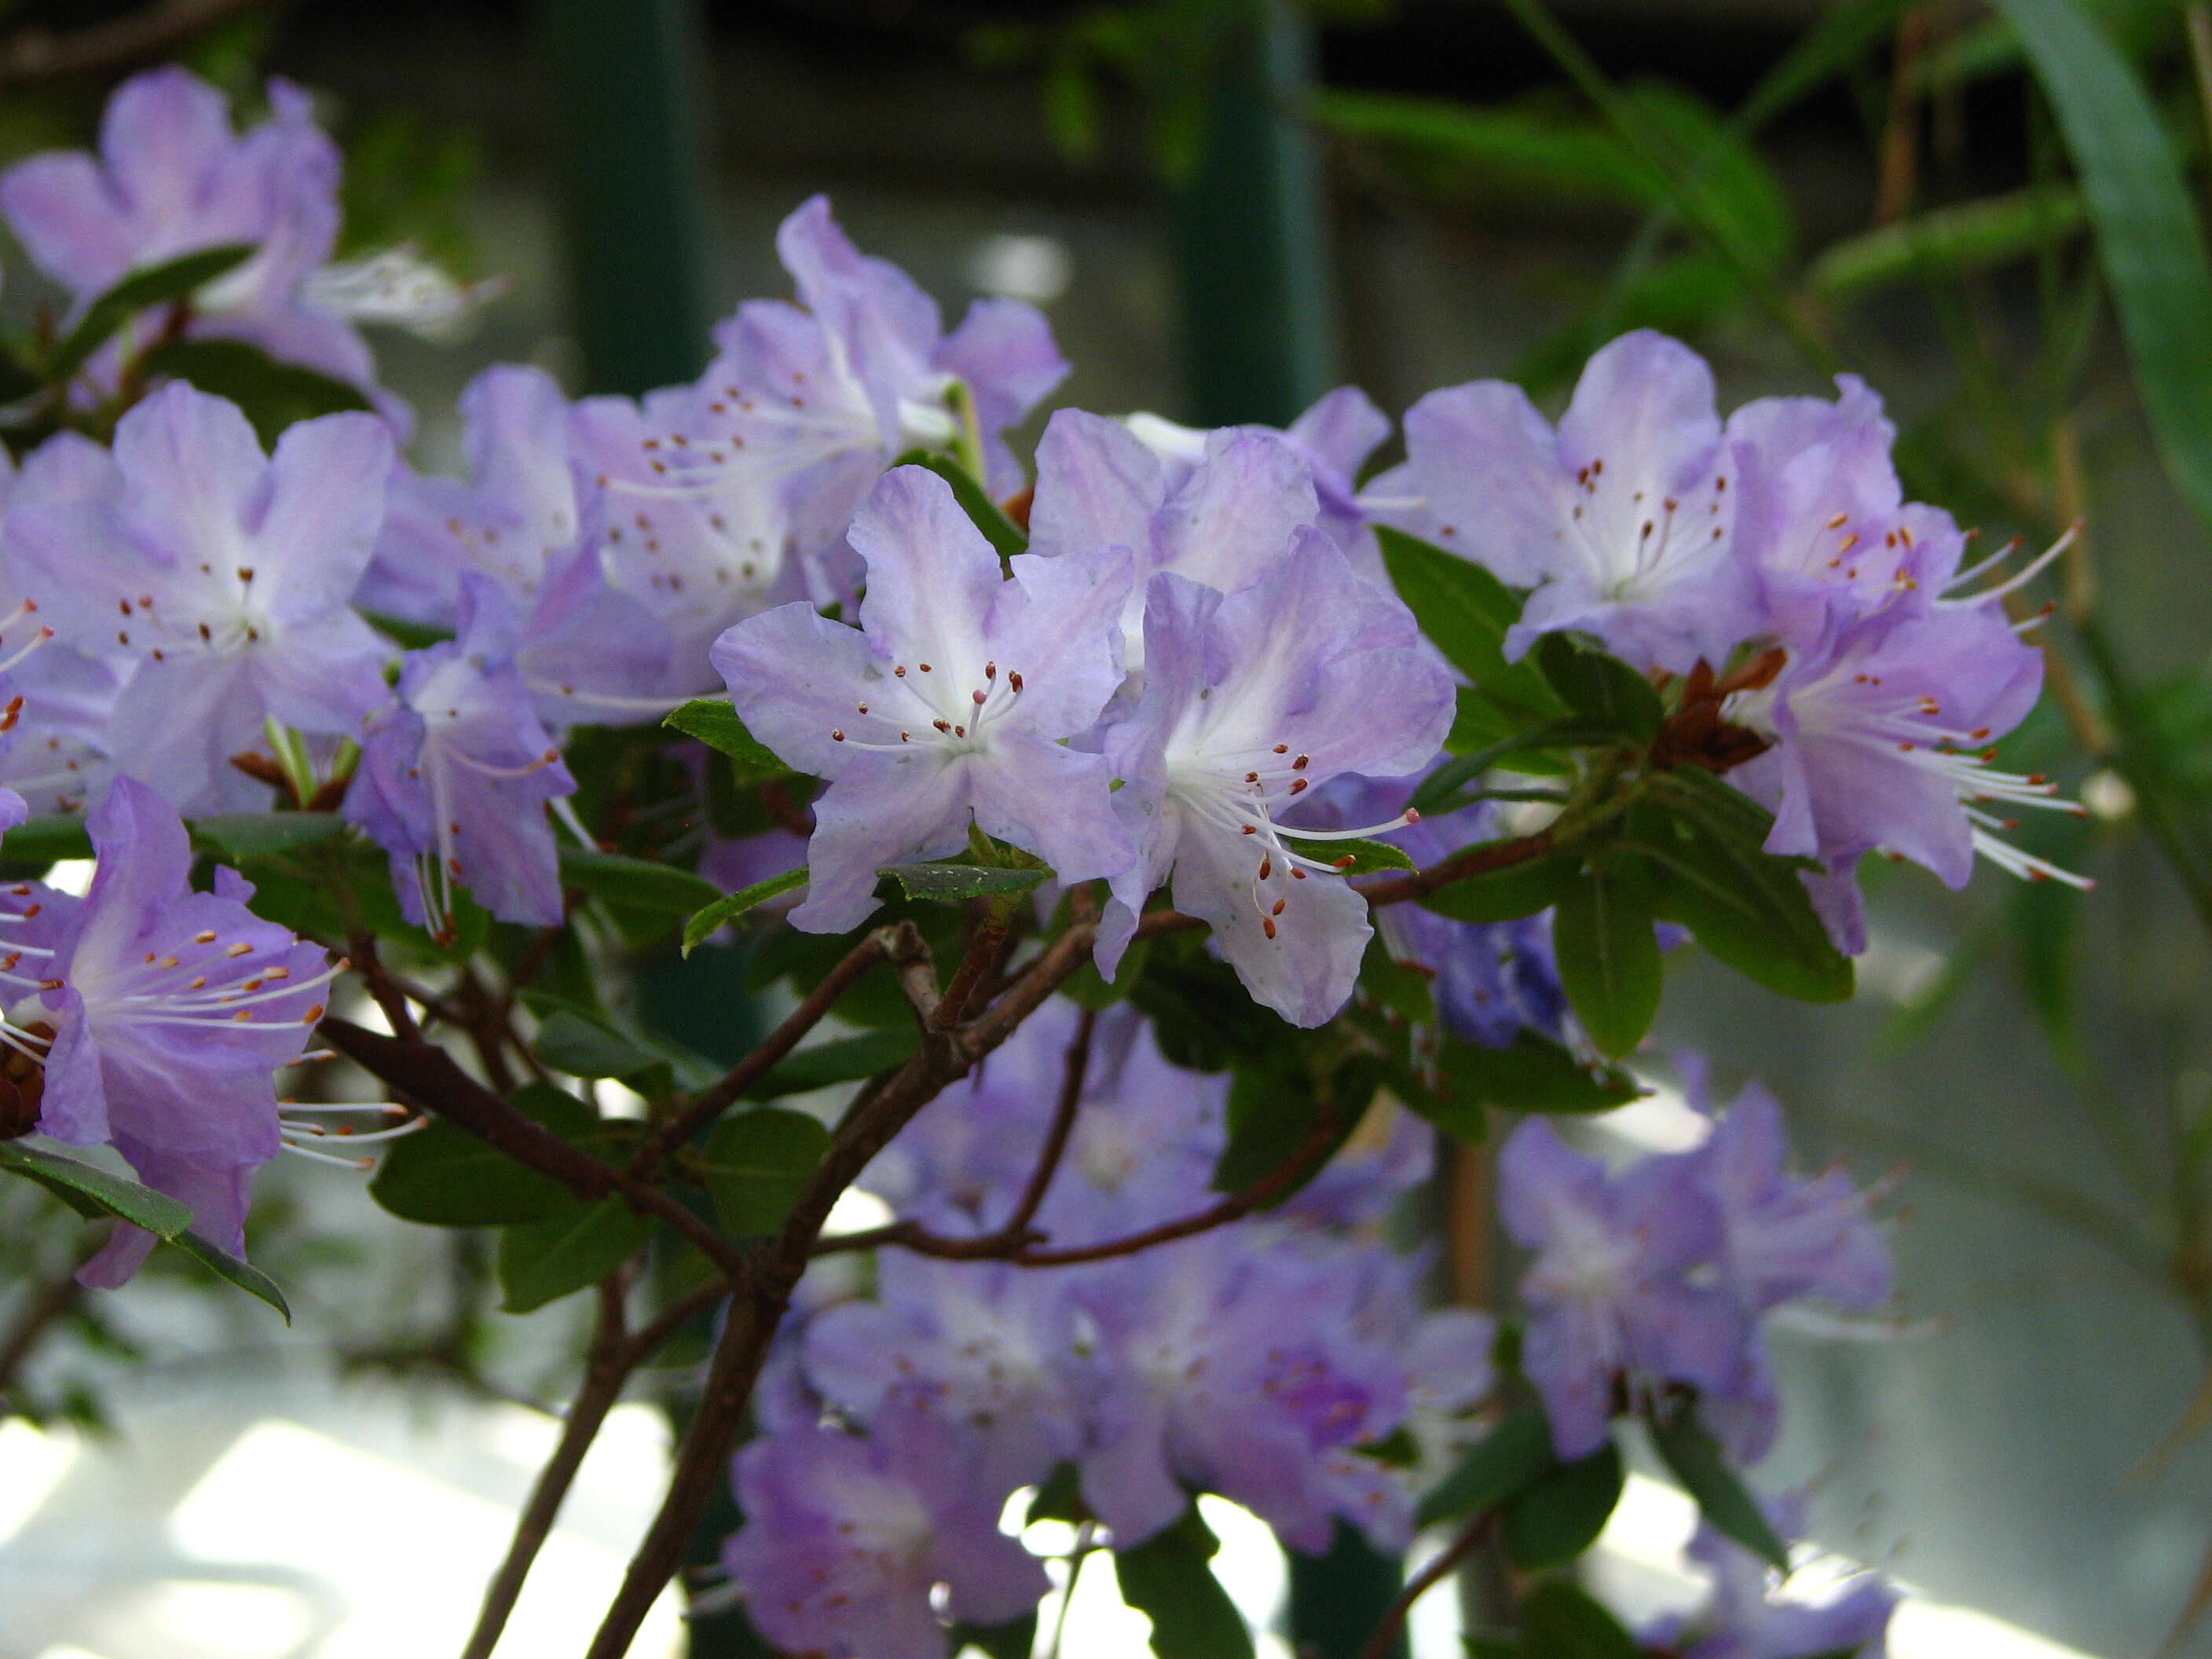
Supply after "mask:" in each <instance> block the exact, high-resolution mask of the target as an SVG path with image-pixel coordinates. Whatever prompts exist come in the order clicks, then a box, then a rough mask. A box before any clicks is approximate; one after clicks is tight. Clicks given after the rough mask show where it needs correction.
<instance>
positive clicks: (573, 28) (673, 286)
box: [541, 0, 708, 395]
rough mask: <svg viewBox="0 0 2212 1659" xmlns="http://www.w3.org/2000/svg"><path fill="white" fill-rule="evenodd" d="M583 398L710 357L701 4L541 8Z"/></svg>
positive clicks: (630, 1)
mask: <svg viewBox="0 0 2212 1659" xmlns="http://www.w3.org/2000/svg"><path fill="white" fill-rule="evenodd" d="M541 17H542V22H543V27H544V48H545V58H546V64H547V68H548V70H549V71H550V76H549V78H550V91H551V94H552V109H553V111H554V113H555V119H554V122H553V124H552V125H553V131H552V132H551V133H550V135H549V137H550V140H551V142H552V143H554V145H555V146H556V150H557V153H558V155H559V159H560V163H561V179H562V204H563V207H564V209H565V211H566V215H567V222H568V267H569V273H570V280H571V283H572V285H573V291H574V326H575V330H576V335H577V339H578V341H579V343H580V344H581V346H582V348H583V354H584V379H585V389H586V390H587V391H591V392H629V393H630V394H632V395H635V394H636V393H638V392H646V391H649V390H651V389H652V388H653V387H654V386H667V385H669V384H671V382H673V381H677V380H690V379H691V378H692V376H694V375H696V374H698V372H699V370H700V368H702V366H703V365H704V364H705V362H706V360H707V348H708V340H707V325H708V313H707V280H706V276H707V273H706V255H705V233H706V190H705V185H706V178H705V161H704V146H703V143H702V137H701V125H700V119H699V106H698V99H697V96H696V85H695V82H696V77H697V76H698V74H699V72H700V69H701V65H702V62H703V58H704V52H703V47H702V40H703V36H704V32H703V29H702V26H701V22H700V16H699V7H698V3H697V0H543V3H542V12H541Z"/></svg>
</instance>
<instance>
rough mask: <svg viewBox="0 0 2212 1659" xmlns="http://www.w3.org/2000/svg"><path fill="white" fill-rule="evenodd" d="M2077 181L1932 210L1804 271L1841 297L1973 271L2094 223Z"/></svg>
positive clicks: (1837, 246) (1817, 287) (1859, 239)
mask: <svg viewBox="0 0 2212 1659" xmlns="http://www.w3.org/2000/svg"><path fill="white" fill-rule="evenodd" d="M2087 222H2088V208H2087V204H2085V203H2084V202H2083V201H2082V199H2081V191H2078V190H2076V189H2075V187H2074V186H2073V185H2031V186H2029V187H2028V188H2027V189H2026V190H2019V191H2011V192H2009V193H2008V194H2005V195H2002V196H1985V197H1981V198H1980V199H1978V200H1976V201H1972V202H1961V203H1960V204H1957V205H1956V206H1953V207H1941V208H1934V209H1931V210H1929V211H1928V212H1926V213H1923V214H1918V215H1916V216H1913V217H1911V218H1909V219H1900V220H1898V221H1896V222H1894V223H1892V224H1887V225H1881V226H1877V227H1876V228H1874V229H1873V230H1869V231H1866V232H1864V233H1863V234H1860V235H1857V236H1847V237H1845V238H1844V240H1842V241H1840V242H1834V243H1831V244H1830V245H1829V246H1828V247H1827V248H1826V250H1825V251H1824V252H1822V253H1821V255H1820V258H1817V259H1815V260H1814V262H1813V264H1812V266H1811V268H1810V269H1809V270H1807V271H1806V273H1805V283H1806V286H1807V287H1808V288H1809V289H1812V290H1813V292H1814V293H1815V294H1822V295H1829V296H1831V297H1838V296H1840V295H1846V294H1855V293H1860V292H1863V291H1864V290H1866V289H1873V288H1881V287H1884V286H1887V284H1890V283H1903V282H1912V281H1918V280H1922V279H1923V278H1924V277H1925V276H1927V275H1928V273H1929V271H1931V270H1938V271H1942V272H1945V273H1947V274H1950V275H1955V276H1971V275H1973V274H1974V273H1976V272H1978V271H1984V270H1993V269H1995V268H1996V267H1998V266H2000V265H2004V264H2009V263H2011V262H2012V261H2013V260H2015V259H2018V258H2024V257H2025V256H2026V255H2027V254H2030V253H2033V252H2035V251H2036V250H2037V249H2038V248H2040V247H2046V246H2050V245H2051V244H2052V243H2055V242H2064V241H2069V240H2072V239H2073V238H2074V237H2075V236H2077V235H2079V234H2081V230H2082V228H2083V227H2084V226H2085V225H2086V224H2087Z"/></svg>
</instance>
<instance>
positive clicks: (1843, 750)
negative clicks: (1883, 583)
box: [1725, 593, 2086, 947]
mask: <svg viewBox="0 0 2212 1659" xmlns="http://www.w3.org/2000/svg"><path fill="white" fill-rule="evenodd" d="M2042 684H2043V658H2042V655H2041V653H2039V652H2037V651H2034V650H2033V649H2031V648H2029V647H2027V646H2025V645H2023V644H2022V643H2021V641H2020V640H2019V638H2018V636H2017V635H2016V634H2015V631H2014V629H2012V628H2011V627H2010V626H2009V625H2008V623H2006V621H2005V619H2004V616H2003V613H2002V611H1999V610H1997V609H1996V607H1994V606H1990V605H1977V604H1972V603H1968V604H1956V603H1937V604H1923V603H1920V602H1919V599H1918V596H1917V595H1914V594H1911V593H1906V594H1904V595H1900V596H1899V597H1898V598H1896V599H1892V600H1891V601H1889V602H1888V603H1887V604H1885V605H1881V607H1880V608H1878V609H1876V610H1875V611H1870V612H1862V611H1859V610H1858V608H1857V605H1855V604H1854V603H1853V602H1852V601H1851V600H1850V599H1849V598H1848V597H1844V596H1838V598H1836V599H1832V600H1831V601H1830V602H1829V605H1828V616H1827V622H1826V629H1825V630H1824V632H1823V634H1822V635H1821V637H1820V640H1819V641H1818V642H1817V643H1816V644H1815V645H1814V646H1812V647H1810V648H1807V649H1803V650H1792V651H1791V653H1790V657H1789V659H1788V660H1787V662H1786V663H1785V664H1784V666H1783V667H1782V669H1781V671H1780V672H1779V673H1778V674H1777V675H1776V676H1775V678H1773V680H1772V681H1771V683H1769V684H1766V685H1765V686H1762V687H1759V688H1757V689H1755V690H1746V691H1739V692H1737V693H1735V694H1734V695H1733V696H1730V697H1729V700H1728V702H1727V704H1726V706H1725V712H1726V714H1727V717H1728V718H1729V720H1733V721H1734V722H1735V723H1736V724H1737V725H1739V726H1744V727H1746V728H1747V729H1749V730H1751V731H1753V732H1758V733H1759V735H1760V736H1762V737H1765V738H1768V739H1769V740H1770V741H1771V744H1772V746H1771V748H1769V749H1768V750H1766V751H1765V752H1764V753H1763V754H1760V755H1759V756H1757V757H1755V758H1753V760H1751V761H1749V762H1747V763H1745V764H1743V765H1741V766H1739V767H1737V768H1736V769H1735V770H1734V771H1732V772H1731V773H1730V774H1729V780H1730V781H1731V782H1733V783H1735V785H1736V787H1739V788H1741V789H1742V790H1743V791H1744V792H1745V793H1747V794H1749V795H1750V796H1751V797H1752V798H1753V799H1755V800H1757V801H1759V803H1760V804H1761V805H1765V806H1766V807H1768V808H1769V809H1770V810H1771V811H1773V813H1774V827H1773V829H1772V830H1771V832H1770V833H1769V835H1768V836H1767V839H1766V850H1767V851H1768V852H1770V853H1776V854H1792V855H1798V856H1803V857H1808V858H1814V859H1817V860H1820V862H1821V863H1822V864H1823V865H1824V866H1826V867H1827V868H1828V869H1829V870H1830V871H1832V872H1836V874H1837V875H1838V876H1839V877H1840V878H1842V879H1843V880H1844V881H1848V880H1849V876H1850V866H1851V865H1852V864H1853V862H1855V861H1856V860H1857V858H1858V857H1859V856H1860V854H1863V853H1867V852H1869V851H1872V850H1874V849H1875V848H1881V849H1883V850H1885V851H1888V852H1893V853H1895V854H1899V856H1901V857H1904V858H1907V859H1910V860H1912V861H1913V862H1914V863H1916V864H1919V865H1922V866H1925V867H1926V868H1928V869H1929V870H1931V871H1933V872H1935V873H1936V876H1937V877H1938V878H1941V879H1942V881H1943V882H1944V883H1945V884H1946V885H1948V886H1951V887H1954V888H1956V887H1963V886H1965V885H1966V880H1967V878H1968V877H1969V876H1971V875H1972V872H1973V864H1974V855H1975V854H1977V853H1979V854H1982V855H1983V856H1984V857H1986V858H1988V859H1990V860H1991V861H1992V862H1993V863H1996V864H1997V865H1998V866H2001V867H2002V868H2005V869H2008V870H2011V871H2013V872H2015V873H2016V874H2022V875H2027V876H2031V877H2034V878H2052V877H2055V878H2058V879H2061V880H2066V881H2070V882H2075V884H2081V885H2086V883H2082V882H2081V880H2080V878H2076V877H2074V876H2071V875H2069V874H2068V873H2067V872H2063V871H2059V870H2057V869H2055V868H2054V867H2052V866H2050V865H2048V864H2046V863H2045V862H2044V861H2043V860H2039V859H2036V858H2033V857H2032V856H2031V855H2029V854H2024V853H2021V852H2020V851H2018V850H2017V849H2016V848H2013V847H2011V846H2010V845H2008V843H2006V842H2002V841H2001V840H1999V839H1998V838H1997V836H1996V834H1995V832H1996V831H1997V830H1999V829H2005V828H2008V827H2009V826H2008V823H2006V821H2005V820H2003V819H2002V818H2000V817H1997V816H1996V813H1995V812H1993V811H1989V810H1987V807H1988V806H1990V805H1996V804H1998V803H2002V804H2004V805H2011V806H2041V807H2051V808H2056V809H2057V810H2060V811H2069V812H2075V813H2079V811H2081V809H2080V808H2079V807H2078V806H2075V805H2072V804H2071V803H2068V802H2063V801H2059V800H2057V799H2055V797H2056V795H2057V788H2056V787H2055V786H2054V785H2052V784H2051V782H2050V781H2048V780H2046V779H2045V778H2042V777H2040V776H2034V775H2027V776H2022V775H2017V774H2013V773H2008V772H2003V771H2000V770H1998V769H1996V768H1995V767H1993V766H1990V764H1988V760H1989V756H1988V754H1987V753H1985V752H1983V745H1984V744H1988V743H1990V741H1991V740H1992V739H1993V738H1998V737H2002V735H2003V734H2004V733H2006V732H2009V731H2011V730H2012V728H2013V727H2014V726H2017V725H2018V724H2019V723H2020V721H2021V720H2023V719H2024V718H2025V717H2026V716H2027V712H2028V711H2029V710H2030V709H2031V708H2033V707H2034V705H2035V700H2036V696H2037V695H2038V693H2039V690H2041V687H2042ZM1816 893H1819V890H1818V889H1816ZM1819 896H1820V897H1821V898H1823V900H1824V901H1825V902H1826V908H1828V909H1829V911H1830V913H1831V914H1832V915H1835V916H1838V917H1839V918H1840V919H1841V920H1842V921H1844V924H1845V926H1844V932H1845V933H1850V919H1851V916H1852V915H1853V912H1852V909H1851V908H1850V904H1849V902H1848V901H1844V900H1840V899H1839V896H1838V895H1836V894H1834V893H1832V892H1828V893H1819ZM1855 942H1857V943H1858V944H1860V945H1862V947H1863V939H1859V940H1857V941H1855Z"/></svg>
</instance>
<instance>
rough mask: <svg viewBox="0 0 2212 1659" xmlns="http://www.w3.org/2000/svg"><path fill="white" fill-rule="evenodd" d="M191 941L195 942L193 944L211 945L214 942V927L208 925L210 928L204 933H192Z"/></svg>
mask: <svg viewBox="0 0 2212 1659" xmlns="http://www.w3.org/2000/svg"><path fill="white" fill-rule="evenodd" d="M192 943H193V944H195V945H212V944H214V943H215V929H214V928H212V927H210V928H209V929H208V930H207V931H206V932H205V933H194V934H193V935H192Z"/></svg>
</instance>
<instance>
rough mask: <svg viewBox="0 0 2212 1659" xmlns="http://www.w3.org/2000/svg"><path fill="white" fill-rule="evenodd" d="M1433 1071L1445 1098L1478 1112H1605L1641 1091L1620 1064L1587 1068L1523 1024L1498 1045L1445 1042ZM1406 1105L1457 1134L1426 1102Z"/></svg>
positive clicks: (1478, 1133) (1468, 1109) (1476, 1135)
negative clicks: (1505, 1044)
mask: <svg viewBox="0 0 2212 1659" xmlns="http://www.w3.org/2000/svg"><path fill="white" fill-rule="evenodd" d="M1437 1072H1438V1074H1439V1076H1440V1077H1441V1079H1442V1081H1443V1087H1444V1090H1445V1091H1446V1093H1445V1097H1446V1099H1447V1100H1449V1101H1453V1102H1457V1103H1462V1108H1463V1110H1465V1111H1468V1112H1474V1113H1475V1114H1478V1115H1479V1114H1480V1112H1481V1111H1482V1109H1484V1108H1486V1107H1497V1108H1498V1109H1502V1110H1504V1111H1509V1112H1605V1111H1610V1110H1612V1109H1613V1108H1614V1107H1616V1106H1620V1105H1625V1104H1626V1103H1628V1102H1629V1101H1632V1100H1634V1099H1635V1098H1636V1097H1638V1095H1640V1094H1642V1093H1643V1092H1644V1091H1643V1087H1642V1085H1639V1084H1638V1082H1637V1081H1636V1079H1634V1078H1632V1077H1631V1076H1630V1075H1629V1074H1628V1073H1626V1072H1624V1071H1622V1070H1621V1069H1620V1067H1619V1066H1599V1067H1597V1068H1596V1069H1595V1070H1592V1069H1590V1068H1589V1067H1588V1066H1584V1065H1583V1063H1582V1062H1581V1061H1580V1060H1577V1059H1576V1058H1575V1056H1574V1054H1573V1053H1572V1052H1571V1050H1569V1049H1567V1048H1563V1047H1562V1046H1561V1045H1559V1043H1556V1042H1553V1041H1552V1040H1551V1038H1549V1037H1547V1036H1539V1035H1538V1034H1537V1033H1536V1032H1534V1031H1532V1030H1528V1029H1527V1028H1526V1027H1523V1028H1522V1030H1520V1031H1518V1032H1516V1034H1515V1036H1514V1038H1513V1041H1512V1042H1511V1044H1510V1045H1509V1046H1508V1047H1506V1048H1484V1047H1483V1046H1482V1045H1481V1044H1480V1043H1477V1042H1447V1043H1445V1044H1444V1045H1443V1050H1442V1052H1440V1053H1439V1054H1437ZM1407 1105H1409V1106H1411V1107H1413V1109H1414V1110H1415V1111H1418V1112H1419V1113H1421V1115H1423V1116H1425V1117H1429V1118H1431V1119H1433V1120H1434V1121H1436V1122H1437V1124H1438V1125H1439V1127H1443V1128H1446V1129H1450V1130H1452V1131H1453V1133H1460V1130H1459V1128H1458V1127H1457V1126H1456V1125H1455V1123H1454V1122H1452V1121H1447V1116H1446V1115H1443V1114H1439V1113H1437V1112H1436V1111H1434V1110H1432V1109H1431V1108H1430V1106H1429V1104H1428V1103H1425V1102H1424V1101H1419V1100H1409V1101H1407ZM1454 1115H1456V1114H1454ZM1481 1133H1482V1131H1481V1130H1480V1128H1478V1129H1477V1130H1476V1132H1475V1135H1474V1138H1475V1139H1480V1136H1481Z"/></svg>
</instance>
